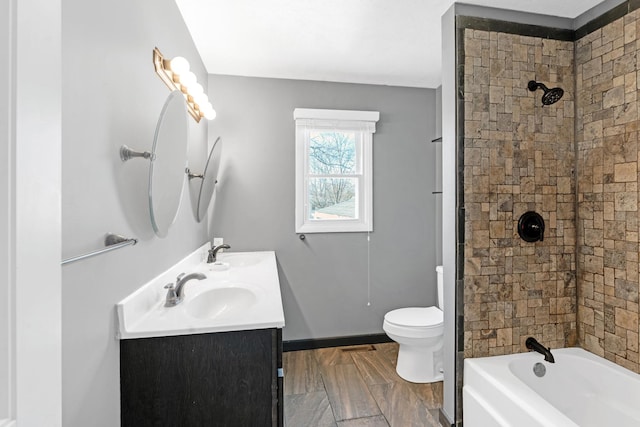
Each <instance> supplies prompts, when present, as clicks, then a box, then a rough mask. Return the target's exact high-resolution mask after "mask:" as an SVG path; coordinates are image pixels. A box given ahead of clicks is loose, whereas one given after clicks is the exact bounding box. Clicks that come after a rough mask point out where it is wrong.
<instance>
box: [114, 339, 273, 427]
mask: <svg viewBox="0 0 640 427" xmlns="http://www.w3.org/2000/svg"><path fill="white" fill-rule="evenodd" d="M281 368H282V330H281V329H275V328H274V329H258V330H251V331H233V332H219V333H209V334H198V335H180V336H173V337H157V338H140V339H127V340H121V341H120V393H121V397H120V401H121V421H122V427H145V426H172V427H180V426H182V427H199V426H203V427H204V426H229V427H242V426H247V427H262V426H283V421H282V394H283V392H282V390H283V387H282V376H281V375H279V373H281V372H282V369H281Z"/></svg>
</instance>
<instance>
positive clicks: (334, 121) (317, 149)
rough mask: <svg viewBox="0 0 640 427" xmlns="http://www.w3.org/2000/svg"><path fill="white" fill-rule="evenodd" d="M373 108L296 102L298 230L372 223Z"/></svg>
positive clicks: (343, 228)
mask: <svg viewBox="0 0 640 427" xmlns="http://www.w3.org/2000/svg"><path fill="white" fill-rule="evenodd" d="M379 117H380V113H379V112H377V111H345V110H311V109H306V108H296V109H295V110H294V112H293V118H294V119H295V121H296V232H297V233H329V232H354V231H371V230H372V229H373V213H372V210H373V203H372V198H373V191H372V175H373V173H372V148H373V147H372V146H373V133H374V132H375V131H376V128H375V124H376V122H377V121H378V119H379Z"/></svg>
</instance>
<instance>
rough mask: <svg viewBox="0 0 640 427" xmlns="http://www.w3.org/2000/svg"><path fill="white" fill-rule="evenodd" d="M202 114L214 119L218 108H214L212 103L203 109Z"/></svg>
mask: <svg viewBox="0 0 640 427" xmlns="http://www.w3.org/2000/svg"><path fill="white" fill-rule="evenodd" d="M202 114H203V115H204V118H205V119H207V120H213V119H215V118H216V115H217V114H216V110H214V109H213V107H212V106H211V105H207V106H206V107H205V108H204V109H203V110H202Z"/></svg>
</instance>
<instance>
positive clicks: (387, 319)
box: [383, 307, 444, 338]
mask: <svg viewBox="0 0 640 427" xmlns="http://www.w3.org/2000/svg"><path fill="white" fill-rule="evenodd" d="M383 329H384V330H385V331H386V332H390V333H392V334H396V335H400V336H404V337H407V338H429V337H436V336H439V335H442V334H443V332H444V316H443V313H442V310H440V309H439V308H438V307H407V308H399V309H397V310H392V311H390V312H388V313H387V314H385V316H384V324H383Z"/></svg>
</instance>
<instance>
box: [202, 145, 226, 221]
mask: <svg viewBox="0 0 640 427" xmlns="http://www.w3.org/2000/svg"><path fill="white" fill-rule="evenodd" d="M221 156H222V140H221V139H220V137H218V138H217V139H216V141H215V142H214V143H213V148H211V152H210V153H209V159H208V160H207V165H206V166H205V168H204V173H203V174H202V183H201V184H200V194H199V195H198V208H197V212H198V215H197V219H198V222H200V221H202V219H203V218H204V216H205V215H206V214H207V209H208V208H209V203H211V197H212V196H213V190H214V189H215V186H216V183H217V182H218V169H219V168H220V157H221Z"/></svg>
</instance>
